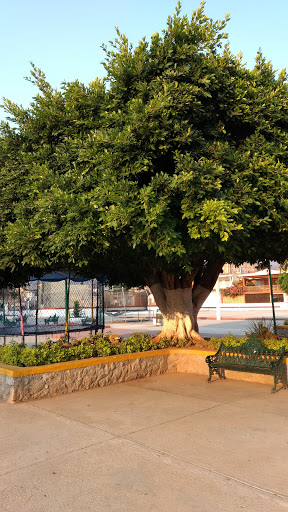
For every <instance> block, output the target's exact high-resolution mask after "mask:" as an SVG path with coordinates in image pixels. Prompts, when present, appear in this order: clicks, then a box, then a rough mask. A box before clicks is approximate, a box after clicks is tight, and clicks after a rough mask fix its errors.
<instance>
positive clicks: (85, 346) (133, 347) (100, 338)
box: [0, 332, 288, 366]
mask: <svg viewBox="0 0 288 512" xmlns="http://www.w3.org/2000/svg"><path fill="white" fill-rule="evenodd" d="M245 341H247V340H246V338H238V337H237V336H234V335H233V334H231V333H229V334H228V335H227V336H225V337H224V338H211V339H210V341H209V344H210V345H211V347H212V348H214V349H217V348H219V346H220V343H221V342H223V343H225V345H229V346H233V347H236V346H238V345H242V344H243V343H245ZM63 342H64V343H65V338H63V339H62V340H59V341H56V342H53V341H52V340H47V341H46V342H45V343H41V344H40V345H39V346H38V347H32V348H28V347H26V345H24V344H18V343H17V342H15V341H12V342H11V343H10V344H9V345H4V346H0V361H1V362H2V363H5V364H9V365H14V366H39V365H45V364H52V363H61V362H64V361H73V360H77V359H78V360H79V359H87V358H90V357H103V356H110V355H115V354H131V353H133V352H146V351H147V350H158V349H161V348H166V347H169V346H171V341H170V340H165V339H164V340H161V341H159V342H158V343H155V342H154V341H153V338H152V336H150V335H149V334H142V333H137V332H135V333H133V334H131V336H129V338H127V339H124V338H120V341H119V343H116V344H114V343H111V342H110V341H109V334H106V335H102V334H94V335H91V336H87V337H85V338H82V339H81V340H71V343H70V344H69V345H68V346H66V344H65V346H63ZM66 343H67V341H66ZM261 343H263V345H264V346H266V347H267V348H272V349H278V348H280V347H282V346H283V345H285V346H286V348H287V350H288V339H284V340H274V339H264V340H262V341H261ZM173 346H175V347H185V346H189V343H187V342H186V341H184V340H180V341H179V342H178V343H177V344H174V345H173Z"/></svg>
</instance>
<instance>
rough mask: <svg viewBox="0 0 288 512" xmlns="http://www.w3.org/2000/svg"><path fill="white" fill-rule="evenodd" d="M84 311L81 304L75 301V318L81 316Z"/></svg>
mask: <svg viewBox="0 0 288 512" xmlns="http://www.w3.org/2000/svg"><path fill="white" fill-rule="evenodd" d="M81 313H82V309H81V308H80V304H79V301H78V300H75V301H74V308H73V315H74V316H81Z"/></svg>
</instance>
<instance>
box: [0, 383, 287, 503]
mask: <svg viewBox="0 0 288 512" xmlns="http://www.w3.org/2000/svg"><path fill="white" fill-rule="evenodd" d="M287 393H288V392H287V391H286V390H283V389H281V390H280V391H279V392H278V393H276V394H275V395H271V389H270V386H266V385H261V384H255V383H253V384H252V383H247V382H241V381H233V380H228V379H227V380H226V381H218V380H216V381H214V382H212V383H211V384H208V383H207V382H206V379H205V377H203V376H197V375H191V374H170V375H169V374H167V375H160V376H157V377H150V378H147V379H142V380H137V381H132V382H127V383H123V384H117V385H113V386H109V387H104V388H96V389H92V390H88V391H81V392H77V393H72V394H69V395H62V396H58V397H53V398H48V399H42V400H36V401H31V402H27V403H23V404H21V403H17V404H4V403H2V404H0V450H1V452H0V453H1V458H0V500H1V501H0V502H1V511H3V512H36V511H37V512H62V511H63V512H98V511H99V512H106V511H107V512H110V511H112V512H114V511H115V512H116V511H117V512H122V511H123V512H124V511H125V512H132V511H133V512H135V511H137V512H191V511H193V512H194V511H196V512H210V511H213V512H220V511H221V512H226V511H227V512H228V511H229V512H230V511H232V510H233V512H240V511H242V510H246V511H253V512H270V511H271V510H273V512H282V511H285V510H288V490H287V478H286V472H287V460H288V409H287V400H288V394H287Z"/></svg>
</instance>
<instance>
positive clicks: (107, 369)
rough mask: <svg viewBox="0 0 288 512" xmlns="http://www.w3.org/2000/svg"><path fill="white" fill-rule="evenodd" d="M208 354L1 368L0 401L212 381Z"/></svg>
mask: <svg viewBox="0 0 288 512" xmlns="http://www.w3.org/2000/svg"><path fill="white" fill-rule="evenodd" d="M208 354H211V352H207V351H197V350H190V349H163V350H157V351H150V352H142V353H137V354H122V355H118V356H109V357H98V358H91V359H84V360H81V361H69V362H66V363H55V364H51V365H46V366H36V367H30V368H20V367H16V366H8V365H4V364H0V397H1V398H2V399H3V400H6V401H9V402H21V401H26V400H32V399H36V398H43V397H48V396H55V395H59V394H64V393H71V392H73V391H79V390H83V389H90V388H94V387H99V386H108V385H110V384H116V383H120V382H126V381H129V380H135V379H141V378H144V377H151V376H153V375H160V374H164V373H196V374H199V375H203V376H205V377H206V378H207V377H208V368H207V364H206V362H205V357H206V355H208ZM226 376H227V378H231V379H236V380H245V381H249V382H259V383H262V384H271V386H272V384H273V377H272V376H266V375H260V374H259V375H258V374H253V373H241V372H231V371H226Z"/></svg>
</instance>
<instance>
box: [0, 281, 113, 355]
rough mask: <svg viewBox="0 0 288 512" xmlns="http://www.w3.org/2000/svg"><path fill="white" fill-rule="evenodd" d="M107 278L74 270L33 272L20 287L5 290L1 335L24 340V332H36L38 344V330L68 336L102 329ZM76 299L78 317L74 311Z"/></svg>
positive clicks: (0, 315) (0, 316)
mask: <svg viewBox="0 0 288 512" xmlns="http://www.w3.org/2000/svg"><path fill="white" fill-rule="evenodd" d="M105 281H106V277H105V276H103V277H102V278H100V279H99V278H98V279H97V280H96V279H89V278H87V277H83V276H81V275H79V274H77V273H75V272H69V273H68V272H62V271H57V272H56V271H54V272H51V273H48V274H44V275H43V276H42V277H41V278H38V277H35V276H32V277H31V278H30V279H29V282H28V283H27V284H26V286H23V287H21V288H18V289H17V290H16V289H14V288H9V289H5V290H2V297H3V299H2V300H3V303H2V314H0V336H4V340H5V337H6V336H12V337H16V336H22V339H23V342H24V339H25V336H31V335H34V336H35V343H36V345H37V336H38V334H47V335H51V334H55V333H62V332H63V333H65V335H66V336H67V338H68V339H69V335H70V333H71V332H78V331H90V332H92V331H95V332H96V331H98V330H102V331H103V329H104V282H105ZM57 283H58V284H57ZM71 287H72V293H70V292H71ZM39 292H41V300H40V301H39ZM70 295H71V296H70ZM11 297H13V301H12V298H11ZM15 297H16V299H15ZM73 301H74V312H76V310H77V314H78V315H79V316H78V317H76V316H75V315H73V310H72V309H73ZM76 306H77V307H76Z"/></svg>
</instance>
